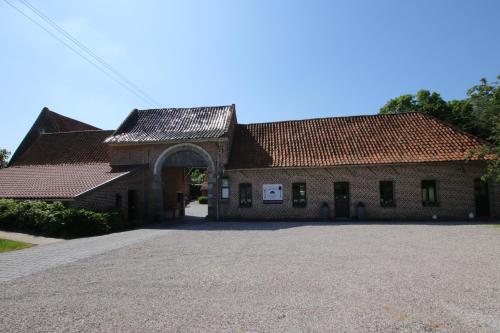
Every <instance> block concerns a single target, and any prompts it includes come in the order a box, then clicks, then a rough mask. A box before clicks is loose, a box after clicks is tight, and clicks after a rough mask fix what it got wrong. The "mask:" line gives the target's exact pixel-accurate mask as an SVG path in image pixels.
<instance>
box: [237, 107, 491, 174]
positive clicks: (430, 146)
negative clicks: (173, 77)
mask: <svg viewBox="0 0 500 333" xmlns="http://www.w3.org/2000/svg"><path fill="white" fill-rule="evenodd" d="M233 140H234V142H233V145H232V150H231V156H230V161H229V165H228V168H229V169H252V168H269V167H327V166H341V165H367V164H399V163H418V162H438V161H463V160H466V159H467V158H468V156H469V152H470V151H471V150H472V149H474V148H478V147H480V146H481V145H482V142H481V141H480V140H479V139H478V138H476V137H474V136H472V135H469V134H467V133H465V132H462V131H460V130H457V129H454V128H452V127H450V126H448V125H446V124H444V123H443V122H441V121H439V120H437V119H436V118H434V117H431V116H428V115H425V114H423V113H419V112H408V113H401V114H388V115H370V116H352V117H336V118H319V119H308V120H292V121H281V122H272V123H260V124H249V125H236V128H235V133H234V139H233Z"/></svg>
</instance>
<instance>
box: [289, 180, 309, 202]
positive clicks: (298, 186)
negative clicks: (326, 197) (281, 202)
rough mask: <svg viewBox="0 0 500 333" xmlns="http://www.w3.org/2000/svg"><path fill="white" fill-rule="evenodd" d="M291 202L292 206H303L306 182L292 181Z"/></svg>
mask: <svg viewBox="0 0 500 333" xmlns="http://www.w3.org/2000/svg"><path fill="white" fill-rule="evenodd" d="M292 204H293V206H294V207H305V206H306V204H307V200H306V184H305V183H293V184H292Z"/></svg>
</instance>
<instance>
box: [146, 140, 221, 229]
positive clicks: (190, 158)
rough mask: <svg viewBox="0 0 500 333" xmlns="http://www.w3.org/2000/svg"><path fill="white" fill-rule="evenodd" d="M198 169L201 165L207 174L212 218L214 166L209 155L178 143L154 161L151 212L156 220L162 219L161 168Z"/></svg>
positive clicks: (199, 149) (192, 145)
mask: <svg viewBox="0 0 500 333" xmlns="http://www.w3.org/2000/svg"><path fill="white" fill-rule="evenodd" d="M166 164H168V165H169V166H178V167H200V166H202V165H200V164H203V166H204V167H206V168H207V174H208V216H209V217H214V215H215V214H214V213H215V210H216V207H215V202H216V201H215V196H214V189H215V188H216V186H215V184H216V170H215V164H214V162H213V160H212V157H211V156H210V154H209V153H208V152H207V151H206V150H205V149H203V148H201V147H200V146H197V145H195V144H192V143H180V144H177V145H174V146H172V147H169V148H167V149H165V150H164V151H163V152H162V153H161V154H160V156H158V158H157V159H156V162H155V165H154V169H153V183H152V184H153V189H152V190H153V212H154V216H155V217H156V219H160V218H162V217H163V211H164V207H163V182H162V169H163V166H165V165H166Z"/></svg>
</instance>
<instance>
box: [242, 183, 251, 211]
mask: <svg viewBox="0 0 500 333" xmlns="http://www.w3.org/2000/svg"><path fill="white" fill-rule="evenodd" d="M239 196H240V207H251V206H252V184H249V183H242V184H240V195H239Z"/></svg>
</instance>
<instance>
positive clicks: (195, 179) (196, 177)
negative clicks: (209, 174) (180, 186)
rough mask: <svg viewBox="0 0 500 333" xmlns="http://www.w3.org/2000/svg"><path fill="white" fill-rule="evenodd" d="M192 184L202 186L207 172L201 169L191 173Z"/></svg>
mask: <svg viewBox="0 0 500 333" xmlns="http://www.w3.org/2000/svg"><path fill="white" fill-rule="evenodd" d="M190 176H191V183H193V184H201V183H203V178H204V177H205V172H204V171H203V170H200V169H193V171H191V175H190Z"/></svg>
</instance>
